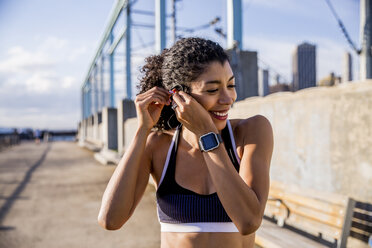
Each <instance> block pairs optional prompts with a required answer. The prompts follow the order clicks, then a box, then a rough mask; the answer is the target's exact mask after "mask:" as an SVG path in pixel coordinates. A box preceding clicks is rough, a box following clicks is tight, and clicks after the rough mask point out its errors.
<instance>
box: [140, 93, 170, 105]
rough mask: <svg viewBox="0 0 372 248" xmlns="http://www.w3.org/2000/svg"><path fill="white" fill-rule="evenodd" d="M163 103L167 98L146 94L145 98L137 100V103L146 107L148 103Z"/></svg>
mask: <svg viewBox="0 0 372 248" xmlns="http://www.w3.org/2000/svg"><path fill="white" fill-rule="evenodd" d="M153 103H154V104H163V105H165V104H166V103H167V100H165V99H164V98H162V97H160V96H151V95H149V96H147V97H146V98H144V99H142V100H141V101H139V105H140V106H142V107H148V106H149V105H150V104H153Z"/></svg>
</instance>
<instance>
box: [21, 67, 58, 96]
mask: <svg viewBox="0 0 372 248" xmlns="http://www.w3.org/2000/svg"><path fill="white" fill-rule="evenodd" d="M24 82H25V85H26V89H27V91H28V92H30V93H47V92H49V91H50V89H51V87H52V81H51V79H50V75H48V73H45V72H35V73H33V74H32V75H31V77H30V78H28V79H26V80H25V81H24Z"/></svg>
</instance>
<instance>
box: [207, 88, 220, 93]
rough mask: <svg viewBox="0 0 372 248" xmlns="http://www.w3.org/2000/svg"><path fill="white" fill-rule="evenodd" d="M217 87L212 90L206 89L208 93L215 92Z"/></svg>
mask: <svg viewBox="0 0 372 248" xmlns="http://www.w3.org/2000/svg"><path fill="white" fill-rule="evenodd" d="M217 90H218V89H213V90H207V92H208V93H214V92H216V91H217Z"/></svg>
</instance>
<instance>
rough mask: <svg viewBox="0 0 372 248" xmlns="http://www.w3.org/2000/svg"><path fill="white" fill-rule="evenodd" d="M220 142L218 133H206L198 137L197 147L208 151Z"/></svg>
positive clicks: (220, 138)
mask: <svg viewBox="0 0 372 248" xmlns="http://www.w3.org/2000/svg"><path fill="white" fill-rule="evenodd" d="M221 143H222V137H221V135H220V134H218V133H213V132H210V133H207V134H204V135H202V136H200V138H199V148H200V150H201V151H202V152H209V151H212V150H214V149H216V148H217V147H219V145H220V144H221Z"/></svg>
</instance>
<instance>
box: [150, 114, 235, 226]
mask: <svg viewBox="0 0 372 248" xmlns="http://www.w3.org/2000/svg"><path fill="white" fill-rule="evenodd" d="M181 128H182V126H179V127H177V129H176V131H175V134H174V136H173V139H172V142H171V145H170V147H169V150H168V154H167V158H166V161H165V164H164V168H163V172H162V176H161V179H160V182H159V186H158V189H157V191H156V199H157V210H158V218H159V222H160V225H161V231H162V232H238V229H237V228H236V226H235V224H234V223H233V222H232V221H231V219H230V217H229V216H228V215H227V213H226V211H225V209H224V208H223V206H222V203H221V202H220V199H219V198H218V195H217V193H216V192H215V193H213V194H209V195H201V194H198V193H196V192H193V191H191V190H188V189H186V188H183V187H182V186H180V185H179V184H178V183H177V182H176V180H175V171H176V155H177V146H178V141H179V136H180V135H179V134H180V131H181ZM221 136H222V139H223V141H224V144H225V148H226V150H227V153H228V155H229V157H230V159H231V161H232V164H233V165H234V167H235V169H236V170H237V171H239V167H240V159H239V157H238V155H237V152H236V145H235V140H234V135H233V132H232V128H231V125H230V122H229V121H227V125H226V127H225V128H224V129H223V130H222V132H221Z"/></svg>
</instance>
